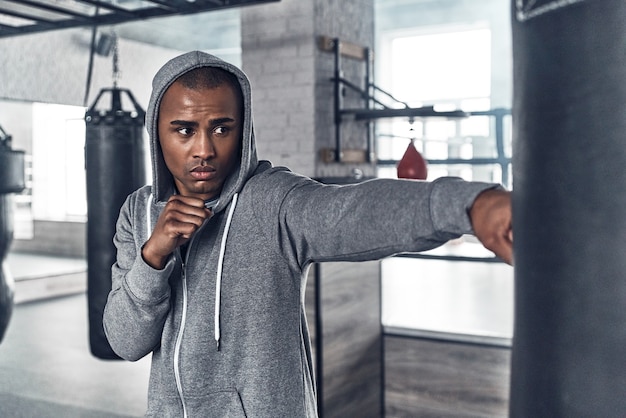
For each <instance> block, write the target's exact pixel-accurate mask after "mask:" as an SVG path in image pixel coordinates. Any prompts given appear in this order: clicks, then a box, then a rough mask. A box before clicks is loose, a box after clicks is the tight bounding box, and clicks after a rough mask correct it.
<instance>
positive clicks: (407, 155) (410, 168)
mask: <svg viewBox="0 0 626 418" xmlns="http://www.w3.org/2000/svg"><path fill="white" fill-rule="evenodd" d="M396 171H397V173H398V178H399V179H413V180H426V177H428V168H427V166H426V160H424V157H422V154H420V153H419V151H418V150H417V149H416V148H415V145H414V144H413V141H412V140H411V142H410V143H409V146H408V147H406V151H404V155H403V156H402V159H400V162H399V163H398V166H397V167H396Z"/></svg>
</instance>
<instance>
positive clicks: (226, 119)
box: [211, 117, 235, 125]
mask: <svg viewBox="0 0 626 418" xmlns="http://www.w3.org/2000/svg"><path fill="white" fill-rule="evenodd" d="M229 122H235V119H233V118H229V117H223V118H215V119H211V124H212V125H219V124H221V123H229Z"/></svg>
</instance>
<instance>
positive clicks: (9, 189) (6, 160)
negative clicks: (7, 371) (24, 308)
mask: <svg viewBox="0 0 626 418" xmlns="http://www.w3.org/2000/svg"><path fill="white" fill-rule="evenodd" d="M23 189H24V152H23V151H16V150H13V149H11V136H10V135H7V134H6V132H5V131H4V130H3V129H2V127H0V342H2V339H3V338H4V333H5V332H6V330H7V328H8V326H9V321H10V319H11V314H12V313H13V277H12V276H11V272H10V271H9V268H8V266H7V264H6V261H5V259H6V256H7V254H8V253H9V248H10V247H11V241H12V240H13V216H12V215H13V211H12V209H13V208H12V204H11V203H12V202H11V197H12V196H11V194H12V193H19V192H21V191H22V190H23Z"/></svg>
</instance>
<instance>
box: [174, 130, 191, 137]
mask: <svg viewBox="0 0 626 418" xmlns="http://www.w3.org/2000/svg"><path fill="white" fill-rule="evenodd" d="M176 132H178V133H179V134H181V135H184V136H189V135H191V133H192V131H191V129H190V128H178V129H176Z"/></svg>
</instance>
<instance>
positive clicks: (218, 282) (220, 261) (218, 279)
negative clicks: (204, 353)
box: [215, 193, 239, 350]
mask: <svg viewBox="0 0 626 418" xmlns="http://www.w3.org/2000/svg"><path fill="white" fill-rule="evenodd" d="M238 196H239V195H238V193H235V194H234V195H233V199H232V201H231V204H230V209H229V210H228V217H227V218H226V226H225V227H224V234H223V235H222V243H221V245H220V256H219V259H218V261H217V274H216V278H215V344H216V345H217V349H218V350H219V349H220V336H221V335H220V307H221V303H222V302H221V298H222V295H221V292H222V268H223V266H224V252H225V251H226V240H227V239H228V230H229V229H230V224H231V222H232V220H233V213H234V212H235V206H237V197H238Z"/></svg>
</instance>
